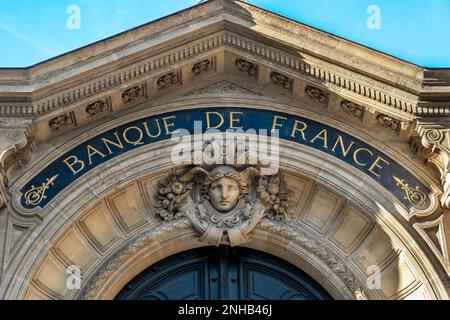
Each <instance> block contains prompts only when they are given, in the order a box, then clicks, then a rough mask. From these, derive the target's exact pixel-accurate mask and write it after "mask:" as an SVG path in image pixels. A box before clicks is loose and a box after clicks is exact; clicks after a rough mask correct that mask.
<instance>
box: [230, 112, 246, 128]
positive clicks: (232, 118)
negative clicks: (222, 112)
mask: <svg viewBox="0 0 450 320" xmlns="http://www.w3.org/2000/svg"><path fill="white" fill-rule="evenodd" d="M235 115H241V116H242V115H244V113H243V112H230V129H242V127H235V126H234V123H235V122H236V123H239V122H240V121H241V119H235V118H234V116H235Z"/></svg>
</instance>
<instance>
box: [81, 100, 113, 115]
mask: <svg viewBox="0 0 450 320" xmlns="http://www.w3.org/2000/svg"><path fill="white" fill-rule="evenodd" d="M110 111H111V105H110V104H109V103H108V101H107V100H99V101H96V102H94V103H91V104H88V106H87V107H86V113H87V114H89V116H90V117H95V116H98V115H101V114H104V113H108V112H110Z"/></svg>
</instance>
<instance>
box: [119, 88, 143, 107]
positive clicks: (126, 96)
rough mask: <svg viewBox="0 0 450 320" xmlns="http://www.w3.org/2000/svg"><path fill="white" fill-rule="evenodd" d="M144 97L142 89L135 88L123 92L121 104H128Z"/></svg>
mask: <svg viewBox="0 0 450 320" xmlns="http://www.w3.org/2000/svg"><path fill="white" fill-rule="evenodd" d="M144 96H145V93H144V88H143V87H142V86H135V87H132V88H130V89H127V90H125V91H124V92H123V93H122V100H123V103H125V104H128V103H131V102H133V101H135V100H137V99H140V98H143V97H144Z"/></svg>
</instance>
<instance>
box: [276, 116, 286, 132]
mask: <svg viewBox="0 0 450 320" xmlns="http://www.w3.org/2000/svg"><path fill="white" fill-rule="evenodd" d="M278 120H285V121H287V120H288V118H285V117H279V116H273V125H272V131H274V130H276V129H277V128H281V127H282V126H283V125H282V124H279V123H278Z"/></svg>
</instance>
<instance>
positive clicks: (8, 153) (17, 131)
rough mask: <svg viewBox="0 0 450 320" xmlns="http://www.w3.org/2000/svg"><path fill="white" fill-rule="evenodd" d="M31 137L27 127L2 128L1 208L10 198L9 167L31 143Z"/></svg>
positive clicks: (0, 166) (0, 161) (0, 131)
mask: <svg viewBox="0 0 450 320" xmlns="http://www.w3.org/2000/svg"><path fill="white" fill-rule="evenodd" d="M29 138H30V132H29V129H28V128H26V127H23V128H20V127H19V128H18V127H11V128H0V208H3V207H5V206H6V205H7V203H8V200H9V196H8V194H7V192H6V189H7V187H8V178H7V175H6V172H7V169H8V168H9V167H10V166H11V165H12V163H13V162H14V161H15V160H17V159H20V152H21V151H22V150H23V149H25V148H26V147H27V145H28V144H29V141H30V139H29Z"/></svg>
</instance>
